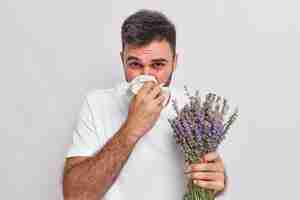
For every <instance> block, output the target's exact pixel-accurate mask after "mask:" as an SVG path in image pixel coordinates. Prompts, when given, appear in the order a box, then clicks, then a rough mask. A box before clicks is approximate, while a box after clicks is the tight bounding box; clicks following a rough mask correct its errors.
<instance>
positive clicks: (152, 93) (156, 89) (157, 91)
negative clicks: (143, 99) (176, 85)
mask: <svg viewBox="0 0 300 200" xmlns="http://www.w3.org/2000/svg"><path fill="white" fill-rule="evenodd" d="M160 93H161V87H160V85H159V83H156V84H155V85H154V86H153V89H152V90H151V91H150V92H149V93H148V94H147V98H149V99H156V98H157V97H158V96H159V94H160Z"/></svg>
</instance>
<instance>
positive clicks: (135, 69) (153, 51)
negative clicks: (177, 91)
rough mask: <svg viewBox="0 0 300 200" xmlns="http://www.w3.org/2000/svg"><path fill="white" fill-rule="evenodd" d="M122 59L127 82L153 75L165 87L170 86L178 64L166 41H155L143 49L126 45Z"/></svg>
mask: <svg viewBox="0 0 300 200" xmlns="http://www.w3.org/2000/svg"><path fill="white" fill-rule="evenodd" d="M121 59H122V62H123V68H124V73H125V78H126V81H127V82H130V81H131V80H133V79H134V78H135V77H137V76H139V75H152V76H154V77H155V78H156V80H158V82H159V83H164V86H169V84H170V82H171V79H172V73H173V71H174V70H175V68H176V64H177V55H176V56H173V52H172V50H171V47H170V45H169V43H168V42H167V41H165V40H162V41H156V40H155V41H152V42H151V43H150V44H148V45H145V46H141V47H140V46H139V47H137V46H133V45H125V47H124V50H123V52H121Z"/></svg>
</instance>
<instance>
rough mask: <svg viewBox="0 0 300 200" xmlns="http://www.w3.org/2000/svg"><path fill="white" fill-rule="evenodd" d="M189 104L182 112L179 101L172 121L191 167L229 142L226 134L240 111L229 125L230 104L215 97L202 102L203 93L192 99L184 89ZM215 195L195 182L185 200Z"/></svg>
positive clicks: (175, 134) (233, 115) (208, 96)
mask: <svg viewBox="0 0 300 200" xmlns="http://www.w3.org/2000/svg"><path fill="white" fill-rule="evenodd" d="M184 89H185V92H186V95H187V96H188V98H189V102H188V103H187V104H186V105H184V107H183V108H182V109H181V110H179V108H178V104H177V101H176V100H173V101H172V104H173V107H174V109H175V111H176V113H177V116H176V117H175V118H174V119H168V121H169V124H170V125H171V127H172V129H173V132H174V138H175V139H176V143H177V144H179V147H180V148H181V150H182V152H183V154H184V158H185V161H186V162H187V163H189V164H194V163H198V162H200V161H201V160H202V159H201V158H202V157H203V155H204V154H206V153H209V152H213V151H216V150H217V148H218V146H219V144H220V143H221V142H222V141H223V140H224V139H225V136H226V133H227V131H228V130H229V128H230V126H231V125H232V124H233V122H234V121H235V120H236V118H237V116H238V109H235V111H234V112H233V114H231V115H230V116H229V118H228V119H227V120H226V122H225V116H226V115H227V112H228V110H229V106H228V104H227V100H226V99H225V98H222V97H220V96H217V95H216V94H213V93H208V94H207V95H206V97H205V100H204V102H203V103H202V102H201V97H200V96H199V90H196V93H195V95H194V96H191V95H190V93H189V91H188V88H187V86H184ZM214 196H215V195H214V191H213V190H209V189H204V188H201V187H200V186H198V185H196V184H194V183H193V182H192V180H190V181H189V183H188V185H187V192H186V193H185V195H184V197H183V199H184V200H214V199H215V197H214Z"/></svg>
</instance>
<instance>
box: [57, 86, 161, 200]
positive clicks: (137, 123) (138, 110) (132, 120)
mask: <svg viewBox="0 0 300 200" xmlns="http://www.w3.org/2000/svg"><path fill="white" fill-rule="evenodd" d="M164 98H165V97H164V96H163V95H162V94H160V85H159V83H157V84H154V83H153V82H148V83H145V84H144V86H143V87H142V89H141V90H140V91H139V93H138V94H137V95H136V96H135V97H134V99H133V101H132V102H131V104H130V106H129V109H128V117H127V119H126V121H125V122H124V124H123V125H122V126H121V128H120V129H119V131H118V132H117V133H115V135H114V136H113V137H112V138H111V139H110V140H109V141H108V142H107V143H106V144H105V145H104V146H103V147H102V148H101V149H100V151H99V152H97V153H96V154H95V155H94V156H92V157H78V156H77V157H73V158H71V159H69V160H67V163H66V168H65V172H64V179H63V191H64V198H65V200H86V199H88V200H98V199H101V198H103V196H104V195H105V193H106V192H107V191H108V189H109V188H110V186H111V185H112V184H113V183H114V181H115V179H116V178H117V177H118V175H119V173H120V170H121V169H122V167H123V165H124V164H125V163H126V161H127V159H128V157H129V155H130V153H131V152H132V150H133V148H134V146H135V144H136V143H137V141H138V140H139V139H140V138H142V137H143V136H144V135H145V134H146V133H147V132H148V131H149V130H150V129H151V128H152V127H153V126H154V124H155V123H156V121H157V119H158V117H159V115H160V112H161V110H162V108H163V104H162V103H163V101H164ZM83 124H85V123H83ZM89 130H90V129H89V128H88V129H84V131H81V132H83V133H85V134H83V133H82V134H81V135H80V137H78V138H81V137H86V135H87V134H91V135H94V133H93V132H94V131H95V130H94V131H92V132H89ZM75 141H76V140H75ZM88 141H89V142H92V141H91V140H88Z"/></svg>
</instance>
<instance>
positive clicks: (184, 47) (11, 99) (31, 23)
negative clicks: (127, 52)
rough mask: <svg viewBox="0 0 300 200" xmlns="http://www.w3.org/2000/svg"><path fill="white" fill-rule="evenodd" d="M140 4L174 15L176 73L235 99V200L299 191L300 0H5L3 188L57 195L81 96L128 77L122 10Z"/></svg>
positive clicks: (1, 23) (9, 195)
mask: <svg viewBox="0 0 300 200" xmlns="http://www.w3.org/2000/svg"><path fill="white" fill-rule="evenodd" d="M140 8H152V9H158V10H161V11H163V12H165V13H166V14H167V15H168V16H169V17H170V18H171V19H172V20H173V21H174V23H175V24H176V25H177V31H178V51H179V54H180V58H179V59H180V60H179V68H178V70H177V72H176V74H175V76H176V78H175V79H176V82H177V83H180V84H184V83H187V84H188V85H191V86H192V87H194V88H200V89H202V92H203V93H204V92H205V91H206V90H213V91H215V92H217V93H218V94H220V95H224V96H226V97H227V98H228V99H229V100H231V102H232V104H233V105H234V104H237V105H238V106H239V108H240V113H241V115H240V118H239V121H238V123H237V124H236V125H235V126H234V128H233V129H232V132H231V135H230V137H228V139H227V141H226V143H225V144H224V146H222V154H223V157H224V160H225V163H226V164H227V169H228V172H229V176H230V177H229V178H230V181H231V185H230V187H229V190H228V192H227V195H226V197H227V198H226V199H230V200H238V199H244V200H250V199H278V200H279V199H297V198H299V194H298V187H299V179H300V175H299V167H300V166H299V164H300V162H299V155H298V152H297V151H298V150H299V147H297V145H298V141H299V140H300V136H299V134H300V117H299V112H300V108H299V101H300V94H299V90H298V85H299V83H300V81H299V72H300V71H299V67H300V60H299V59H300V57H299V53H300V14H299V10H300V6H299V2H298V1H295V0H284V1H283V0H282V1H279V0H239V1H238V0H231V1H225V0H210V1H174V0H172V1H171V0H170V1H158V0H152V1H140V0H139V1H92V0H87V1H76V0H72V1H71V0H65V1H59V0H52V1H42V0H27V1H21V0H19V1H17V0H0V81H1V82H0V83H1V84H0V91H1V98H0V99H1V100H0V102H1V104H0V121H1V123H0V132H1V135H0V149H1V150H0V159H1V164H0V188H1V197H3V198H5V199H31V200H39V199H44V200H47V199H49V200H50V199H51V200H53V199H62V195H61V183H60V182H61V172H62V168H63V161H64V154H65V152H66V150H67V147H68V145H69V143H70V142H71V131H72V128H73V126H74V122H75V120H76V117H77V114H78V111H79V106H80V104H81V102H82V100H83V99H82V98H83V96H84V95H85V94H86V92H87V91H89V90H90V89H92V88H107V87H111V86H113V85H114V83H115V82H116V81H120V80H123V74H122V67H121V62H120V59H119V50H120V48H121V42H120V26H121V23H122V20H124V19H125V17H126V16H128V15H129V14H131V13H132V12H134V11H136V10H137V9H140Z"/></svg>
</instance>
